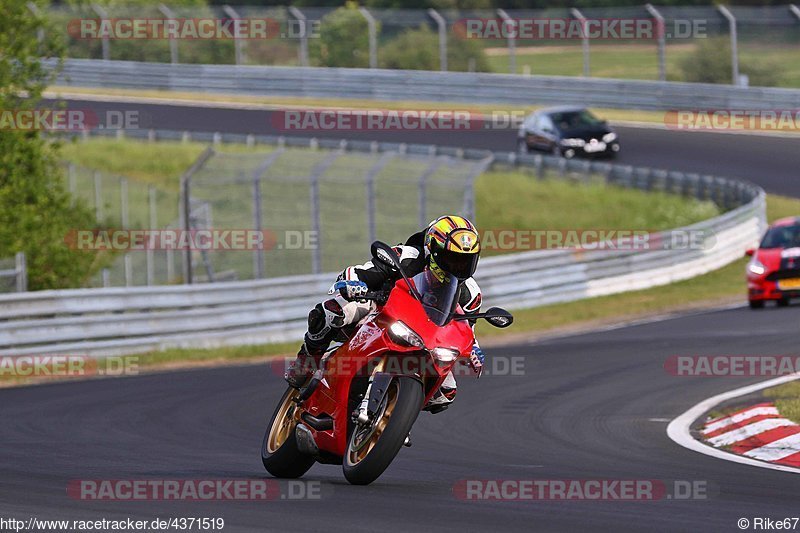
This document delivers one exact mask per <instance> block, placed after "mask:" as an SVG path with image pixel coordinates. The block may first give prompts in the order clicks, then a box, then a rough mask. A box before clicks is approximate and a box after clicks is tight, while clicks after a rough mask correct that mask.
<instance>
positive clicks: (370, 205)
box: [364, 152, 395, 243]
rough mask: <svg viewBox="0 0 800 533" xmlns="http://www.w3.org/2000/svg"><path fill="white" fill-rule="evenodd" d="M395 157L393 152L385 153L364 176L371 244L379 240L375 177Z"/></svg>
mask: <svg viewBox="0 0 800 533" xmlns="http://www.w3.org/2000/svg"><path fill="white" fill-rule="evenodd" d="M394 156H395V154H394V153H392V152H386V153H384V154H383V155H382V156H381V157H380V159H378V161H377V162H376V163H375V164H374V165H372V167H371V168H370V169H369V170H368V171H367V173H366V175H365V176H364V181H365V182H366V186H367V226H368V231H369V242H370V243H373V242H375V239H377V227H376V222H375V177H376V176H377V175H378V174H380V172H381V170H383V168H384V167H385V166H386V164H387V163H388V162H389V161H391V160H392V159H393V158H394Z"/></svg>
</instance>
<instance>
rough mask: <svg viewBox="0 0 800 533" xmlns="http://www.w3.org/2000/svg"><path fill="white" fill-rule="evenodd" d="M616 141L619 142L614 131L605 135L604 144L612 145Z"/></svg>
mask: <svg viewBox="0 0 800 533" xmlns="http://www.w3.org/2000/svg"><path fill="white" fill-rule="evenodd" d="M616 140H617V134H616V133H614V132H613V131H612V132H611V133H606V134H605V135H603V142H604V143H610V142H613V141H616Z"/></svg>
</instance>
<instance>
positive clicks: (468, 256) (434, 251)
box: [425, 215, 481, 280]
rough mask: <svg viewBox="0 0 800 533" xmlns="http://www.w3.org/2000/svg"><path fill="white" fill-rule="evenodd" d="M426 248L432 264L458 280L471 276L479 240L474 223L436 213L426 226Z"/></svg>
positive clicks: (473, 271)
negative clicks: (437, 216) (435, 217)
mask: <svg viewBox="0 0 800 533" xmlns="http://www.w3.org/2000/svg"><path fill="white" fill-rule="evenodd" d="M425 248H427V250H428V252H429V253H430V260H431V268H432V269H433V270H436V268H440V269H441V270H443V271H445V272H448V273H450V274H452V275H454V276H455V277H457V278H458V279H460V280H464V279H467V278H469V277H472V275H473V274H474V273H475V269H476V268H478V259H479V258H480V255H481V241H480V237H479V236H478V230H477V229H476V228H475V225H474V224H473V223H472V222H470V221H469V220H467V219H466V218H464V217H460V216H456V215H449V216H443V217H439V218H437V219H436V220H434V221H433V222H431V223H430V226H428V231H427V232H426V233H425Z"/></svg>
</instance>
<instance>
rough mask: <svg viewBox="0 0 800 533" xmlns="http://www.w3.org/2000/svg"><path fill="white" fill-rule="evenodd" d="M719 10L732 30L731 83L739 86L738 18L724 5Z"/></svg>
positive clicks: (718, 7)
mask: <svg viewBox="0 0 800 533" xmlns="http://www.w3.org/2000/svg"><path fill="white" fill-rule="evenodd" d="M717 9H718V10H719V12H720V13H722V16H723V17H725V19H726V20H727V21H728V27H729V28H730V32H731V76H732V77H733V81H732V82H731V83H732V84H733V85H739V47H738V41H739V39H738V37H737V33H736V17H734V16H733V13H731V11H730V9H728V8H727V7H725V6H723V5H719V6H717Z"/></svg>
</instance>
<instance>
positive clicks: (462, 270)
mask: <svg viewBox="0 0 800 533" xmlns="http://www.w3.org/2000/svg"><path fill="white" fill-rule="evenodd" d="M479 257H480V254H478V253H464V252H456V251H453V250H438V251H437V252H436V253H435V254H434V257H433V258H434V260H435V261H436V264H437V265H439V267H440V268H441V269H442V270H444V271H445V272H449V273H450V274H452V275H454V276H455V277H457V278H458V279H460V280H465V279H467V278H470V277H472V275H473V274H474V273H475V269H477V268H478V258H479Z"/></svg>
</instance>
